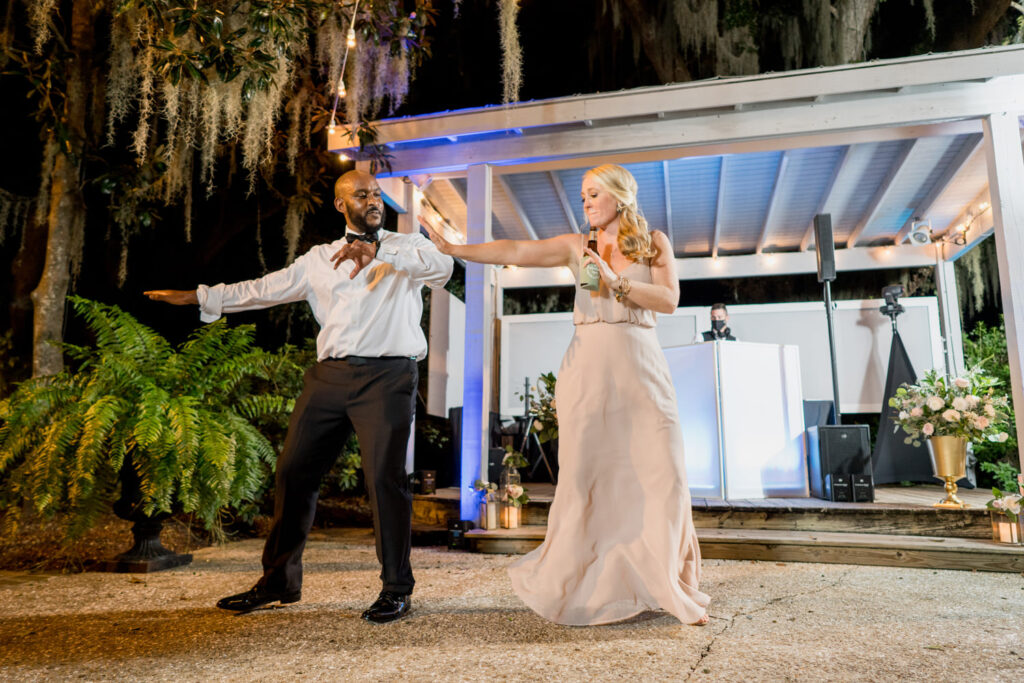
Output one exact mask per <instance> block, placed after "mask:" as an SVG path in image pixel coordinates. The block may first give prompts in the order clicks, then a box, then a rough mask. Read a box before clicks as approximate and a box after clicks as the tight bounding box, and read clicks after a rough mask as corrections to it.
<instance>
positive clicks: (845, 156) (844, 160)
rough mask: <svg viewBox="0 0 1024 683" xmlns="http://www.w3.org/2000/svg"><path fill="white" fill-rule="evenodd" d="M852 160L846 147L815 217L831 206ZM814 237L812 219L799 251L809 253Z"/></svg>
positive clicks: (822, 196)
mask: <svg viewBox="0 0 1024 683" xmlns="http://www.w3.org/2000/svg"><path fill="white" fill-rule="evenodd" d="M849 160H850V148H849V147H844V148H843V151H842V152H841V153H840V157H839V162H838V163H837V164H836V166H835V171H833V173H832V177H831V178H830V179H829V181H828V185H827V186H826V187H825V191H824V192H823V193H822V195H821V201H819V202H818V208H817V209H816V210H815V211H814V215H815V216H817V215H818V214H820V213H824V212H825V209H826V208H827V207H828V205H829V201H830V200H831V199H832V191H833V190H834V189H835V187H836V181H837V180H838V179H839V176H840V175H842V173H843V170H844V169H845V168H846V164H847V162H848V161H849ZM813 237H814V219H813V218H812V219H811V223H810V225H808V226H807V230H805V231H804V237H803V239H802V240H800V249H799V251H807V248H808V247H809V246H810V245H811V239H812V238H813Z"/></svg>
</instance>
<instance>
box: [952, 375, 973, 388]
mask: <svg viewBox="0 0 1024 683" xmlns="http://www.w3.org/2000/svg"><path fill="white" fill-rule="evenodd" d="M953 384H955V385H956V386H958V387H959V388H961V389H966V388H967V387H969V386H971V383H970V382H968V381H967V380H966V379H964V378H963V377H957V378H956V379H955V380H953Z"/></svg>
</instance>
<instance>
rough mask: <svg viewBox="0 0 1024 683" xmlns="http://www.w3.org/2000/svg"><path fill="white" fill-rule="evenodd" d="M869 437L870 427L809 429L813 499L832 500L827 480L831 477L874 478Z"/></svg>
mask: <svg viewBox="0 0 1024 683" xmlns="http://www.w3.org/2000/svg"><path fill="white" fill-rule="evenodd" d="M868 436H869V435H868V426H867V425H822V426H814V427H808V429H807V474H808V477H809V479H810V482H809V483H810V488H811V495H812V496H814V497H815V498H821V499H823V500H832V491H831V490H830V489H831V487H830V486H828V485H827V482H826V480H825V478H826V476H828V475H837V474H847V475H851V476H854V475H869V476H870V475H871V444H870V439H869V438H868ZM851 489H852V486H851ZM851 494H852V490H851Z"/></svg>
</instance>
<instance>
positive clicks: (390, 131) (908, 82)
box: [331, 45, 1024, 149]
mask: <svg viewBox="0 0 1024 683" xmlns="http://www.w3.org/2000/svg"><path fill="white" fill-rule="evenodd" d="M1022 54H1024V48H1022V47H1021V46H1019V45H1015V46H1006V47H996V48H992V47H989V48H984V49H979V50H976V51H970V52H969V53H968V54H964V53H953V54H942V55H920V56H915V57H907V58H903V59H893V60H887V61H886V63H884V64H872V63H859V64H848V65H841V66H834V67H826V68H820V67H816V68H813V69H804V70H796V71H787V72H784V73H775V74H757V75H753V76H745V77H738V78H728V79H720V80H703V81H692V82H689V83H680V84H672V85H664V86H653V87H649V88H639V89H635V90H632V91H627V92H614V93H601V94H591V95H576V96H571V97H561V98H554V99H550V100H542V101H537V102H517V103H515V105H508V106H501V107H486V108H475V109H466V110H462V111H457V112H445V113H437V114H427V115H423V116H416V117H407V118H400V119H387V120H382V121H378V122H376V123H375V124H374V125H375V127H376V128H377V130H378V134H379V141H380V142H381V144H383V143H392V142H398V141H401V140H411V139H430V138H446V137H448V136H452V135H454V136H459V135H466V134H469V133H474V132H484V131H490V130H509V129H517V128H518V129H527V128H530V127H532V126H546V125H549V124H550V123H551V122H552V121H575V122H591V123H592V124H597V123H599V122H603V121H604V120H607V119H615V118H620V117H622V116H629V115H632V114H635V113H636V112H637V111H642V112H662V113H666V114H673V113H677V112H691V113H692V112H695V111H700V110H708V109H720V108H723V107H728V108H733V107H735V106H736V105H740V109H741V110H746V109H747V108H748V105H756V104H765V103H771V102H780V101H785V102H791V101H794V100H803V99H809V98H815V97H821V96H823V95H827V96H830V97H828V98H824V99H823V100H822V101H823V102H827V101H829V100H830V99H832V98H833V97H837V96H842V95H844V94H846V93H860V92H865V91H872V92H880V91H888V92H898V91H900V90H902V91H903V93H904V94H914V93H917V92H919V91H920V88H913V87H908V86H924V87H925V88H927V87H929V86H933V85H934V84H947V83H950V82H960V83H966V84H968V85H972V86H973V85H981V86H985V85H987V84H988V83H986V81H989V82H990V81H991V79H993V78H995V77H999V76H1010V75H1014V74H1017V73H1019V72H1020V58H1021V55H1022ZM908 67H909V68H908ZM752 113H755V114H756V113H757V111H756V110H754V111H753V112H752ZM669 118H671V117H666V120H668V119H669ZM822 120H825V119H824V118H823V119H822ZM595 127H596V126H595ZM332 138H334V141H335V142H337V143H339V144H337V145H332V146H331V147H332V149H333V148H334V146H338V147H339V148H340V147H343V146H349V145H344V144H341V142H342V141H341V133H340V130H339V132H336V133H335V134H334V136H332Z"/></svg>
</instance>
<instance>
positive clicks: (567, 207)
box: [548, 171, 580, 233]
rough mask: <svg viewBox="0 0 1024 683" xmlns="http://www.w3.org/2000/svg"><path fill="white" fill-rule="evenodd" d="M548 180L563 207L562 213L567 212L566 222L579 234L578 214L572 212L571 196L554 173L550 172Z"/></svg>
mask: <svg viewBox="0 0 1024 683" xmlns="http://www.w3.org/2000/svg"><path fill="white" fill-rule="evenodd" d="M548 178H550V180H551V186H552V187H553V188H554V189H555V194H556V195H558V203H559V204H561V205H562V211H564V212H565V220H566V221H568V223H569V227H570V228H572V231H573V232H576V233H578V232H579V231H580V225H579V222H577V220H576V214H574V213H573V212H572V205H571V204H570V203H569V196H568V195H567V194H566V193H565V186H564V185H563V184H562V179H561V178H559V177H558V174H557V173H555V172H554V171H548Z"/></svg>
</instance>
